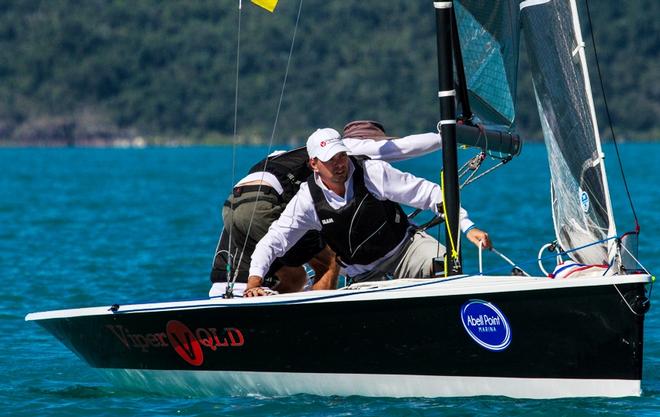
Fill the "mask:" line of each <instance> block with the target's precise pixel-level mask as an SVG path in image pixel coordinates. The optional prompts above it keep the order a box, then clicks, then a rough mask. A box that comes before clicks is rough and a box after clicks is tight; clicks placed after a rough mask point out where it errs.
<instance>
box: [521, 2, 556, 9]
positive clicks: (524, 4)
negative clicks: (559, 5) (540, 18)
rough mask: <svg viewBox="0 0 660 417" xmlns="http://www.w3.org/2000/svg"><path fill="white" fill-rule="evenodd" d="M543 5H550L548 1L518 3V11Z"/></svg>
mask: <svg viewBox="0 0 660 417" xmlns="http://www.w3.org/2000/svg"><path fill="white" fill-rule="evenodd" d="M545 3H550V0H525V1H523V2H521V3H520V10H522V9H524V8H525V7H531V6H538V5H541V4H545Z"/></svg>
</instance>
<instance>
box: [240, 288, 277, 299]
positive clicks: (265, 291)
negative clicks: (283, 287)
mask: <svg viewBox="0 0 660 417" xmlns="http://www.w3.org/2000/svg"><path fill="white" fill-rule="evenodd" d="M275 294H279V293H278V292H277V291H273V290H271V289H270V288H266V287H254V288H250V289H247V290H245V291H244V292H243V297H263V296H265V295H275Z"/></svg>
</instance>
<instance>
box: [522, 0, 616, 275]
mask: <svg viewBox="0 0 660 417" xmlns="http://www.w3.org/2000/svg"><path fill="white" fill-rule="evenodd" d="M521 19H522V25H523V32H524V35H525V42H526V45H527V49H528V51H527V52H528V54H529V57H530V63H531V66H532V78H533V81H534V90H535V94H536V102H537V106H538V111H539V115H540V117H541V124H542V127H543V135H544V139H545V144H546V148H547V151H548V161H549V165H550V173H551V192H552V210H553V219H554V227H555V233H556V236H557V240H558V242H559V244H560V245H561V246H562V248H564V249H565V250H571V249H576V248H579V247H582V246H584V245H588V244H591V243H593V242H597V241H600V240H603V239H605V238H606V237H608V236H613V235H615V234H616V231H615V227H614V222H613V220H612V216H611V213H610V211H609V210H610V207H611V205H610V202H609V192H608V190H607V189H606V184H607V182H606V178H605V171H604V167H603V166H602V161H601V159H600V157H599V154H600V152H601V151H600V141H599V139H598V137H597V136H596V131H595V126H594V121H593V119H592V117H591V112H590V102H589V100H591V99H590V93H588V89H589V86H587V85H586V82H585V77H584V76H583V72H582V64H581V60H580V57H579V54H578V49H577V46H578V45H577V44H576V43H577V41H576V36H575V32H574V25H573V17H572V14H571V8H570V4H569V2H568V1H551V2H547V3H542V4H535V5H531V6H529V7H525V8H523V9H522V11H521ZM570 256H571V258H573V260H575V261H577V262H581V263H585V264H603V263H607V261H608V259H609V257H608V243H602V244H597V245H593V246H588V247H586V248H584V249H580V250H578V251H576V252H572V253H571V254H570Z"/></svg>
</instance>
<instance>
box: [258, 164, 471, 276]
mask: <svg viewBox="0 0 660 417" xmlns="http://www.w3.org/2000/svg"><path fill="white" fill-rule="evenodd" d="M354 171H355V167H354V166H353V164H352V162H350V161H349V177H348V180H347V181H346V183H345V184H344V185H345V189H346V194H345V195H343V196H340V195H337V194H335V192H333V191H332V190H330V189H329V188H328V187H326V186H325V184H323V182H322V181H321V179H320V178H319V176H318V174H315V175H314V180H315V181H316V184H318V185H319V187H321V190H322V191H323V195H324V196H325V198H326V200H327V201H328V203H329V204H330V206H331V207H332V208H334V209H339V208H341V207H343V206H345V205H346V204H347V203H348V202H349V201H351V200H352V198H353V172H354ZM364 179H365V186H366V187H367V190H369V192H371V193H372V194H373V195H374V196H375V197H376V198H377V199H379V200H390V201H394V202H397V203H401V204H405V205H408V206H411V207H415V208H419V209H422V210H433V211H434V212H435V213H436V214H439V213H438V211H437V204H438V203H439V202H441V201H442V190H441V188H440V186H439V185H438V184H435V183H433V182H431V181H428V180H426V179H423V178H419V177H415V176H414V175H412V174H410V173H407V172H402V171H399V170H398V169H396V168H394V167H392V166H391V165H390V164H388V163H386V162H383V161H374V160H366V161H364ZM459 216H460V227H461V230H463V231H466V230H467V229H468V228H469V227H470V226H472V225H473V224H474V223H473V222H472V221H471V220H470V219H469V218H468V213H467V211H465V210H464V209H463V208H461V210H460V214H459ZM309 230H321V221H320V220H319V217H318V215H317V214H316V210H315V208H314V200H313V199H312V195H311V194H310V192H309V186H308V185H307V183H306V182H305V183H302V184H301V185H300V190H299V191H298V193H297V194H296V195H295V196H294V197H293V199H291V202H289V204H288V205H287V206H286V208H285V209H284V212H282V214H281V216H280V218H279V219H278V220H277V221H275V222H274V223H273V224H272V225H271V226H270V228H269V229H268V233H266V235H265V236H264V237H263V238H262V239H261V240H260V241H259V243H258V244H257V246H256V248H255V250H254V252H253V253H252V263H251V264H250V275H257V276H260V277H263V276H264V275H265V274H266V272H268V268H270V265H271V263H272V262H273V261H274V260H275V258H277V257H279V256H282V255H284V254H285V253H286V251H287V250H288V249H289V248H290V247H291V246H293V245H294V244H295V243H296V242H297V241H298V240H299V239H300V238H301V237H302V236H303V235H304V234H305V233H306V232H307V231H309ZM404 241H405V239H404V240H402V241H401V243H399V245H397V247H396V248H394V249H393V250H392V251H390V253H388V254H387V255H385V256H384V257H383V258H381V259H379V260H377V261H375V262H373V263H370V264H368V265H357V264H353V265H348V266H347V267H346V268H345V270H344V273H346V274H347V275H349V276H355V275H357V274H361V273H363V272H366V271H369V270H371V269H373V267H374V266H375V265H377V264H379V263H380V262H382V260H383V259H385V258H387V257H389V256H390V255H391V254H392V253H394V252H395V251H396V250H397V249H398V248H399V246H400V245H402V244H403V243H404Z"/></svg>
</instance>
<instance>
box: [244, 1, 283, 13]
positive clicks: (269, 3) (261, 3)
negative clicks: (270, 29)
mask: <svg viewBox="0 0 660 417" xmlns="http://www.w3.org/2000/svg"><path fill="white" fill-rule="evenodd" d="M250 1H252V3H254V4H256V5H257V6H261V7H263V8H264V9H266V10H268V11H269V12H271V13H272V12H273V10H275V6H277V2H278V1H279V0H250Z"/></svg>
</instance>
